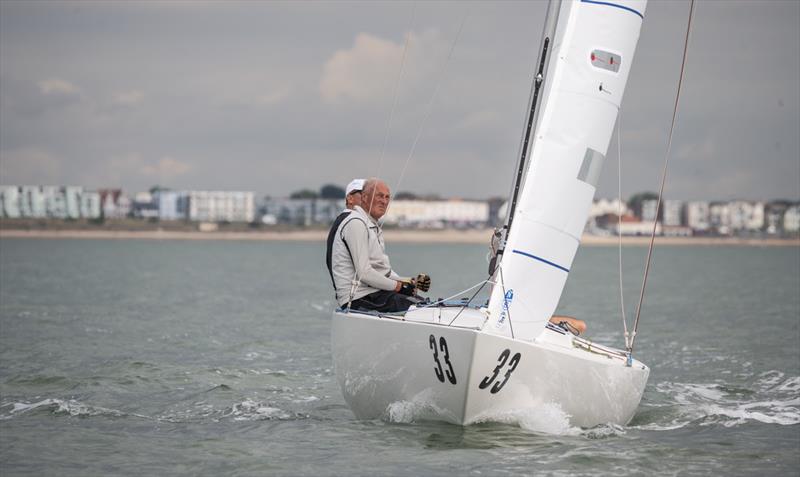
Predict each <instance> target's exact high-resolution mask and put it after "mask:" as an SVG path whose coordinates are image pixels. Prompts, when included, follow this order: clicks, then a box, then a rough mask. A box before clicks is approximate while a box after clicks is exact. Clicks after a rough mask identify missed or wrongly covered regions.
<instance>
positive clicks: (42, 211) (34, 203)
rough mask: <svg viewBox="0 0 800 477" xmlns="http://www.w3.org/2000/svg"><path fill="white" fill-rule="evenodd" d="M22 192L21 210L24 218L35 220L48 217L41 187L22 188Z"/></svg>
mask: <svg viewBox="0 0 800 477" xmlns="http://www.w3.org/2000/svg"><path fill="white" fill-rule="evenodd" d="M20 192H21V193H20V200H19V210H20V215H21V216H22V217H27V218H33V219H43V218H45V217H47V205H46V204H45V200H44V194H42V188H41V187H39V186H22V187H21V191H20Z"/></svg>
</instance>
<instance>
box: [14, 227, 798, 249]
mask: <svg viewBox="0 0 800 477" xmlns="http://www.w3.org/2000/svg"><path fill="white" fill-rule="evenodd" d="M491 233H492V231H491V230H489V229H484V230H386V231H384V237H385V238H386V241H387V242H389V243H392V242H395V243H453V244H456V243H464V244H485V245H487V246H488V245H489V240H490V237H491ZM327 234H328V231H327V230H319V229H315V230H289V231H248V232H233V231H230V232H220V231H216V232H199V231H175V230H69V229H67V230H20V229H0V239H6V238H22V239H95V240H103V239H112V240H239V241H271V242H280V241H283V242H295V241H300V242H324V241H325V239H326V237H327ZM655 241H656V244H658V245H706V246H710V245H730V246H757V247H800V238H786V239H783V238H766V239H751V238H737V237H656V240H655ZM649 243H650V237H622V244H623V245H634V246H637V245H638V246H647V245H648V244H649ZM581 244H582V245H596V246H616V245H617V244H618V238H617V237H616V236H610V237H601V236H596V235H584V236H583V237H582V239H581Z"/></svg>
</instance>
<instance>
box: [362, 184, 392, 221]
mask: <svg viewBox="0 0 800 477" xmlns="http://www.w3.org/2000/svg"><path fill="white" fill-rule="evenodd" d="M390 198H391V195H390V193H389V186H387V185H386V183H385V182H383V181H382V180H380V179H378V178H375V177H372V178H369V179H367V181H366V182H364V189H363V190H362V192H361V208H363V209H364V211H365V212H366V213H368V214H369V215H370V216H371V217H372V218H373V219H375V220H378V219H380V218H381V217H383V215H384V214H386V209H388V207H389V199H390Z"/></svg>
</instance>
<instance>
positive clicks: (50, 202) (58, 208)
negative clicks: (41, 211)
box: [41, 186, 67, 220]
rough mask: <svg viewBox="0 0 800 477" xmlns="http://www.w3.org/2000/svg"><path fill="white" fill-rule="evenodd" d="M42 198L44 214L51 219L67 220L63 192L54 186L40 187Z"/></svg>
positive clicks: (65, 201) (65, 200)
mask: <svg viewBox="0 0 800 477" xmlns="http://www.w3.org/2000/svg"><path fill="white" fill-rule="evenodd" d="M41 193H42V197H43V198H44V206H45V211H46V212H45V214H46V215H47V217H49V218H51V219H62V220H63V219H66V218H67V199H66V197H65V196H64V190H63V188H61V187H56V186H42V188H41Z"/></svg>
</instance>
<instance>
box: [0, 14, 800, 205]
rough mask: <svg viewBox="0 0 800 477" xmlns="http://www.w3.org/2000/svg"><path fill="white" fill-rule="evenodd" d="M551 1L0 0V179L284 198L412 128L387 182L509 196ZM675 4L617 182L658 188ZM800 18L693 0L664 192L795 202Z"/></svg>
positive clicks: (652, 43) (673, 59) (371, 172)
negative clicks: (395, 99) (245, 192)
mask: <svg viewBox="0 0 800 477" xmlns="http://www.w3.org/2000/svg"><path fill="white" fill-rule="evenodd" d="M545 9H546V4H545V3H544V2H539V1H534V2H521V1H513V2H486V3H483V2H463V3H461V2H445V3H435V2H417V3H411V2H335V1H324V2H267V1H264V2H257V1H250V2H241V3H237V2H221V1H220V2H202V3H197V2H188V1H182V0H181V1H167V2H155V1H146V2H111V1H108V2H102V1H90V2H72V1H64V0H62V1H56V2H45V1H37V2H11V1H6V0H3V1H2V2H0V183H3V184H17V185H21V184H75V185H84V186H88V187H122V188H123V189H125V190H126V191H128V192H136V191H140V190H146V189H148V188H149V187H150V186H152V185H155V184H160V185H163V186H167V187H172V188H177V189H228V190H252V191H255V192H257V193H259V194H269V195H272V196H284V195H288V194H289V193H290V192H292V191H294V190H297V189H300V188H306V187H308V188H312V189H317V188H319V187H320V186H321V185H323V184H325V183H330V182H332V183H337V184H340V185H342V186H343V185H344V184H346V183H347V181H349V180H350V179H351V178H353V177H365V176H375V175H379V176H381V177H384V178H385V179H386V180H387V182H388V183H389V185H390V186H391V187H392V188H393V189H394V188H396V186H397V184H398V180H399V179H400V177H401V171H402V169H403V164H404V163H405V162H406V159H407V158H408V157H409V155H410V151H411V149H412V144H413V143H414V141H415V138H417V135H418V134H419V137H418V142H417V144H416V148H415V151H414V154H413V155H411V159H410V161H409V163H408V169H407V171H406V172H405V175H404V176H403V179H402V182H401V183H400V184H399V187H397V188H398V189H399V190H408V191H412V192H417V193H434V192H436V193H440V194H442V195H445V196H460V197H467V198H487V197H490V196H498V195H499V196H505V195H506V194H507V193H508V189H509V186H510V182H511V179H512V175H513V167H514V163H515V161H516V154H517V148H518V144H519V138H520V136H521V134H522V127H523V120H524V111H525V108H526V102H527V99H528V94H529V89H530V78H531V75H532V72H533V69H534V65H533V63H534V61H535V59H536V54H537V50H538V48H539V45H538V43H539V39H540V35H541V30H542V24H543V20H544V13H545ZM687 14H688V2H687V1H655V0H651V2H650V4H649V5H648V8H647V12H646V13H645V20H644V25H643V27H642V35H641V38H640V41H639V46H638V49H637V52H636V58H635V61H634V65H633V70H632V73H631V75H630V78H629V81H628V87H627V91H626V93H625V99H624V102H623V106H622V114H621V118H622V123H621V124H622V161H623V167H622V176H623V196H628V195H630V194H632V193H634V192H637V191H642V190H656V189H657V187H658V180H659V173H660V169H661V165H662V161H663V158H664V153H665V149H666V142H667V135H668V128H669V122H670V117H671V114H672V106H673V101H674V95H675V90H676V88H677V83H678V74H679V70H680V60H681V54H682V48H683V39H684V34H685V28H686V21H687ZM462 23H463V30H462V32H461V35H460V37H459V39H458V41H457V43H456V44H455V49H454V50H453V52H452V55H451V57H450V59H449V61H448V60H447V58H448V53H449V51H450V48H451V45H452V44H453V41H454V39H455V38H456V33H457V31H458V30H459V26H460V25H461V24H462ZM799 25H800V2H797V1H794V0H792V1H699V2H698V4H697V5H696V10H695V17H694V23H693V30H692V37H691V41H690V46H689V58H688V63H687V67H686V74H685V79H684V91H683V94H682V98H681V103H680V109H679V113H678V122H677V128H676V132H675V142H674V146H673V155H672V159H671V163H670V171H669V179H668V183H667V197H668V198H676V199H731V198H744V199H774V198H789V199H795V200H797V199H800V140H799V139H798V137H799V136H800V26H799ZM409 32H410V35H409ZM407 36H408V38H409V43H408V49H407V51H406V63H405V69H404V71H403V74H402V76H401V77H399V69H400V63H401V58H402V55H403V51H404V47H403V45H404V41H405V38H406V37H407ZM398 77H399V79H400V81H399V96H398V102H397V107H396V110H395V114H394V117H393V121H392V126H391V129H389V131H390V134H389V136H388V140H386V141H385V139H386V137H387V134H386V131H387V124H388V122H389V117H390V111H391V110H392V99H393V95H394V91H395V84H397V80H398ZM437 85H438V86H439V89H438V94H436V95H435V96H434V91H436V90H437ZM431 98H434V100H433V102H432V103H431ZM429 103H431V104H432V108H431V109H430V116H429V118H428V120H427V121H426V122H425V127H424V128H422V129H421V130H420V124H421V123H423V119H424V118H425V113H426V111H427V108H428V104H429ZM420 131H421V132H420ZM384 142H386V144H387V146H386V148H385V154H384V160H383V164H382V165H381V164H380V162H381V161H380V157H381V151H382V150H383V145H384ZM616 162H617V158H616V143H615V139H614V140H612V143H611V146H610V148H609V153H608V159H607V161H606V166H605V169H604V171H603V176H602V178H601V182H600V186H599V190H598V196H601V197H615V196H616V190H617V166H616Z"/></svg>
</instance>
